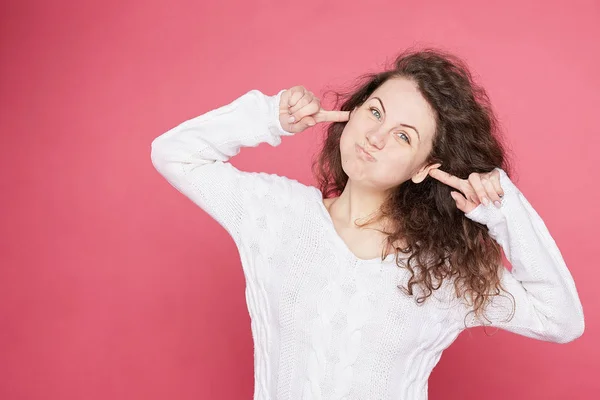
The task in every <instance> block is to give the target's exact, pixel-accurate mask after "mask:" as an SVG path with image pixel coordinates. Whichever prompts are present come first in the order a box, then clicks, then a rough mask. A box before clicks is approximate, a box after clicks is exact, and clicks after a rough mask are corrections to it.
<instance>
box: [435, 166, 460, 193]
mask: <svg viewBox="0 0 600 400" xmlns="http://www.w3.org/2000/svg"><path fill="white" fill-rule="evenodd" d="M429 176H431V177H432V178H435V179H437V180H438V181H440V182H442V183H445V184H446V185H448V186H451V187H453V188H454V189H458V190H461V189H462V184H463V180H462V179H460V178H458V177H456V176H454V175H451V174H449V173H447V172H445V171H442V170H440V169H439V168H432V169H430V170H429Z"/></svg>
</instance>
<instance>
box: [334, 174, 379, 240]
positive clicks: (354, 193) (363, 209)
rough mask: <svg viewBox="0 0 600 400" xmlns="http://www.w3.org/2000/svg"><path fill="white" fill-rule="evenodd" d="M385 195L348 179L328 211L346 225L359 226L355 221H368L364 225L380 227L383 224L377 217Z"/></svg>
mask: <svg viewBox="0 0 600 400" xmlns="http://www.w3.org/2000/svg"><path fill="white" fill-rule="evenodd" d="M386 197H387V194H386V193H384V192H381V191H375V190H372V189H370V188H367V187H364V186H361V185H360V184H357V183H355V182H353V181H351V180H348V183H347V184H346V187H345V188H344V191H343V192H342V194H341V195H340V196H339V197H338V198H337V199H335V201H334V202H333V203H332V204H331V206H330V209H329V212H330V214H331V215H332V216H334V217H335V219H336V220H338V221H339V222H341V223H343V224H344V225H346V226H347V227H352V228H360V227H359V226H357V225H356V223H358V224H361V225H362V224H365V223H367V222H368V223H367V224H366V225H364V227H369V228H378V229H381V227H382V226H383V224H382V221H380V220H379V219H378V217H379V216H380V209H381V206H382V205H383V203H384V201H385V199H386Z"/></svg>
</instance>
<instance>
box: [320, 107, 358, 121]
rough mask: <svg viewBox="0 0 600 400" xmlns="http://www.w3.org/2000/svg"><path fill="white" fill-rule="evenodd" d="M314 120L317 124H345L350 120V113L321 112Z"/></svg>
mask: <svg viewBox="0 0 600 400" xmlns="http://www.w3.org/2000/svg"><path fill="white" fill-rule="evenodd" d="M314 118H315V121H317V122H345V121H348V120H349V119H350V111H336V110H332V111H329V110H321V111H319V112H318V113H317V115H315V116H314Z"/></svg>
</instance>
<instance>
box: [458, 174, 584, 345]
mask: <svg viewBox="0 0 600 400" xmlns="http://www.w3.org/2000/svg"><path fill="white" fill-rule="evenodd" d="M497 169H498V170H499V172H500V184H501V186H502V189H503V191H504V197H503V199H502V207H500V208H496V207H495V206H494V205H493V204H490V205H488V206H484V205H483V204H480V205H479V206H477V207H476V208H475V209H473V210H472V211H471V212H469V213H467V214H465V215H466V217H467V218H469V219H471V220H473V221H476V222H479V223H481V224H484V225H486V226H487V228H488V232H489V234H490V236H491V237H492V238H493V239H494V240H495V241H496V242H497V243H498V244H500V245H501V246H502V248H503V250H504V254H505V255H506V258H507V259H508V260H509V261H510V263H511V266H512V271H509V270H507V269H506V268H504V266H503V265H500V268H501V283H502V285H503V287H504V289H506V291H507V292H508V293H509V295H507V294H506V293H504V292H502V290H501V294H500V295H498V296H494V297H493V298H492V300H491V302H490V304H489V305H488V308H486V313H485V314H484V315H485V317H487V319H489V320H487V319H485V318H484V320H485V321H483V322H481V321H476V320H475V318H474V314H473V313H472V312H471V313H469V314H470V318H469V319H467V325H470V326H477V325H486V326H488V325H491V326H495V327H498V328H501V329H504V330H507V331H510V332H513V333H516V334H519V335H523V336H526V337H530V338H534V339H538V340H543V341H548V342H556V343H567V342H570V341H573V340H575V339H577V338H578V337H580V336H581V335H582V334H583V331H584V327H585V323H584V315H583V308H582V305H581V302H580V300H579V296H578V293H577V289H576V287H575V282H574V281H573V278H572V276H571V274H570V272H569V270H568V268H567V266H566V265H565V261H564V260H563V257H562V255H561V253H560V250H559V249H558V247H557V245H556V243H555V241H554V239H553V238H552V236H550V233H549V232H548V229H547V228H546V225H545V224H544V222H543V220H542V219H541V217H540V216H539V215H538V213H537V212H536V211H535V210H534V209H533V207H532V206H531V204H530V203H529V202H528V201H527V199H526V198H525V196H524V195H523V194H522V193H521V192H520V190H519V189H518V188H517V187H516V186H515V185H514V184H513V182H512V181H511V180H510V179H509V177H508V176H507V174H506V172H505V171H504V170H502V169H500V168H497ZM511 295H512V297H511ZM513 311H514V315H513ZM461 316H462V317H464V316H465V315H464V314H463V315H461ZM511 316H512V318H510V317H511ZM462 320H463V318H461V321H462Z"/></svg>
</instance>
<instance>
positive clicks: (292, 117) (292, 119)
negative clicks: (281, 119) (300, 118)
mask: <svg viewBox="0 0 600 400" xmlns="http://www.w3.org/2000/svg"><path fill="white" fill-rule="evenodd" d="M295 120H296V118H294V116H293V115H292V116H291V117H289V118H288V122H294V121H295Z"/></svg>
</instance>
